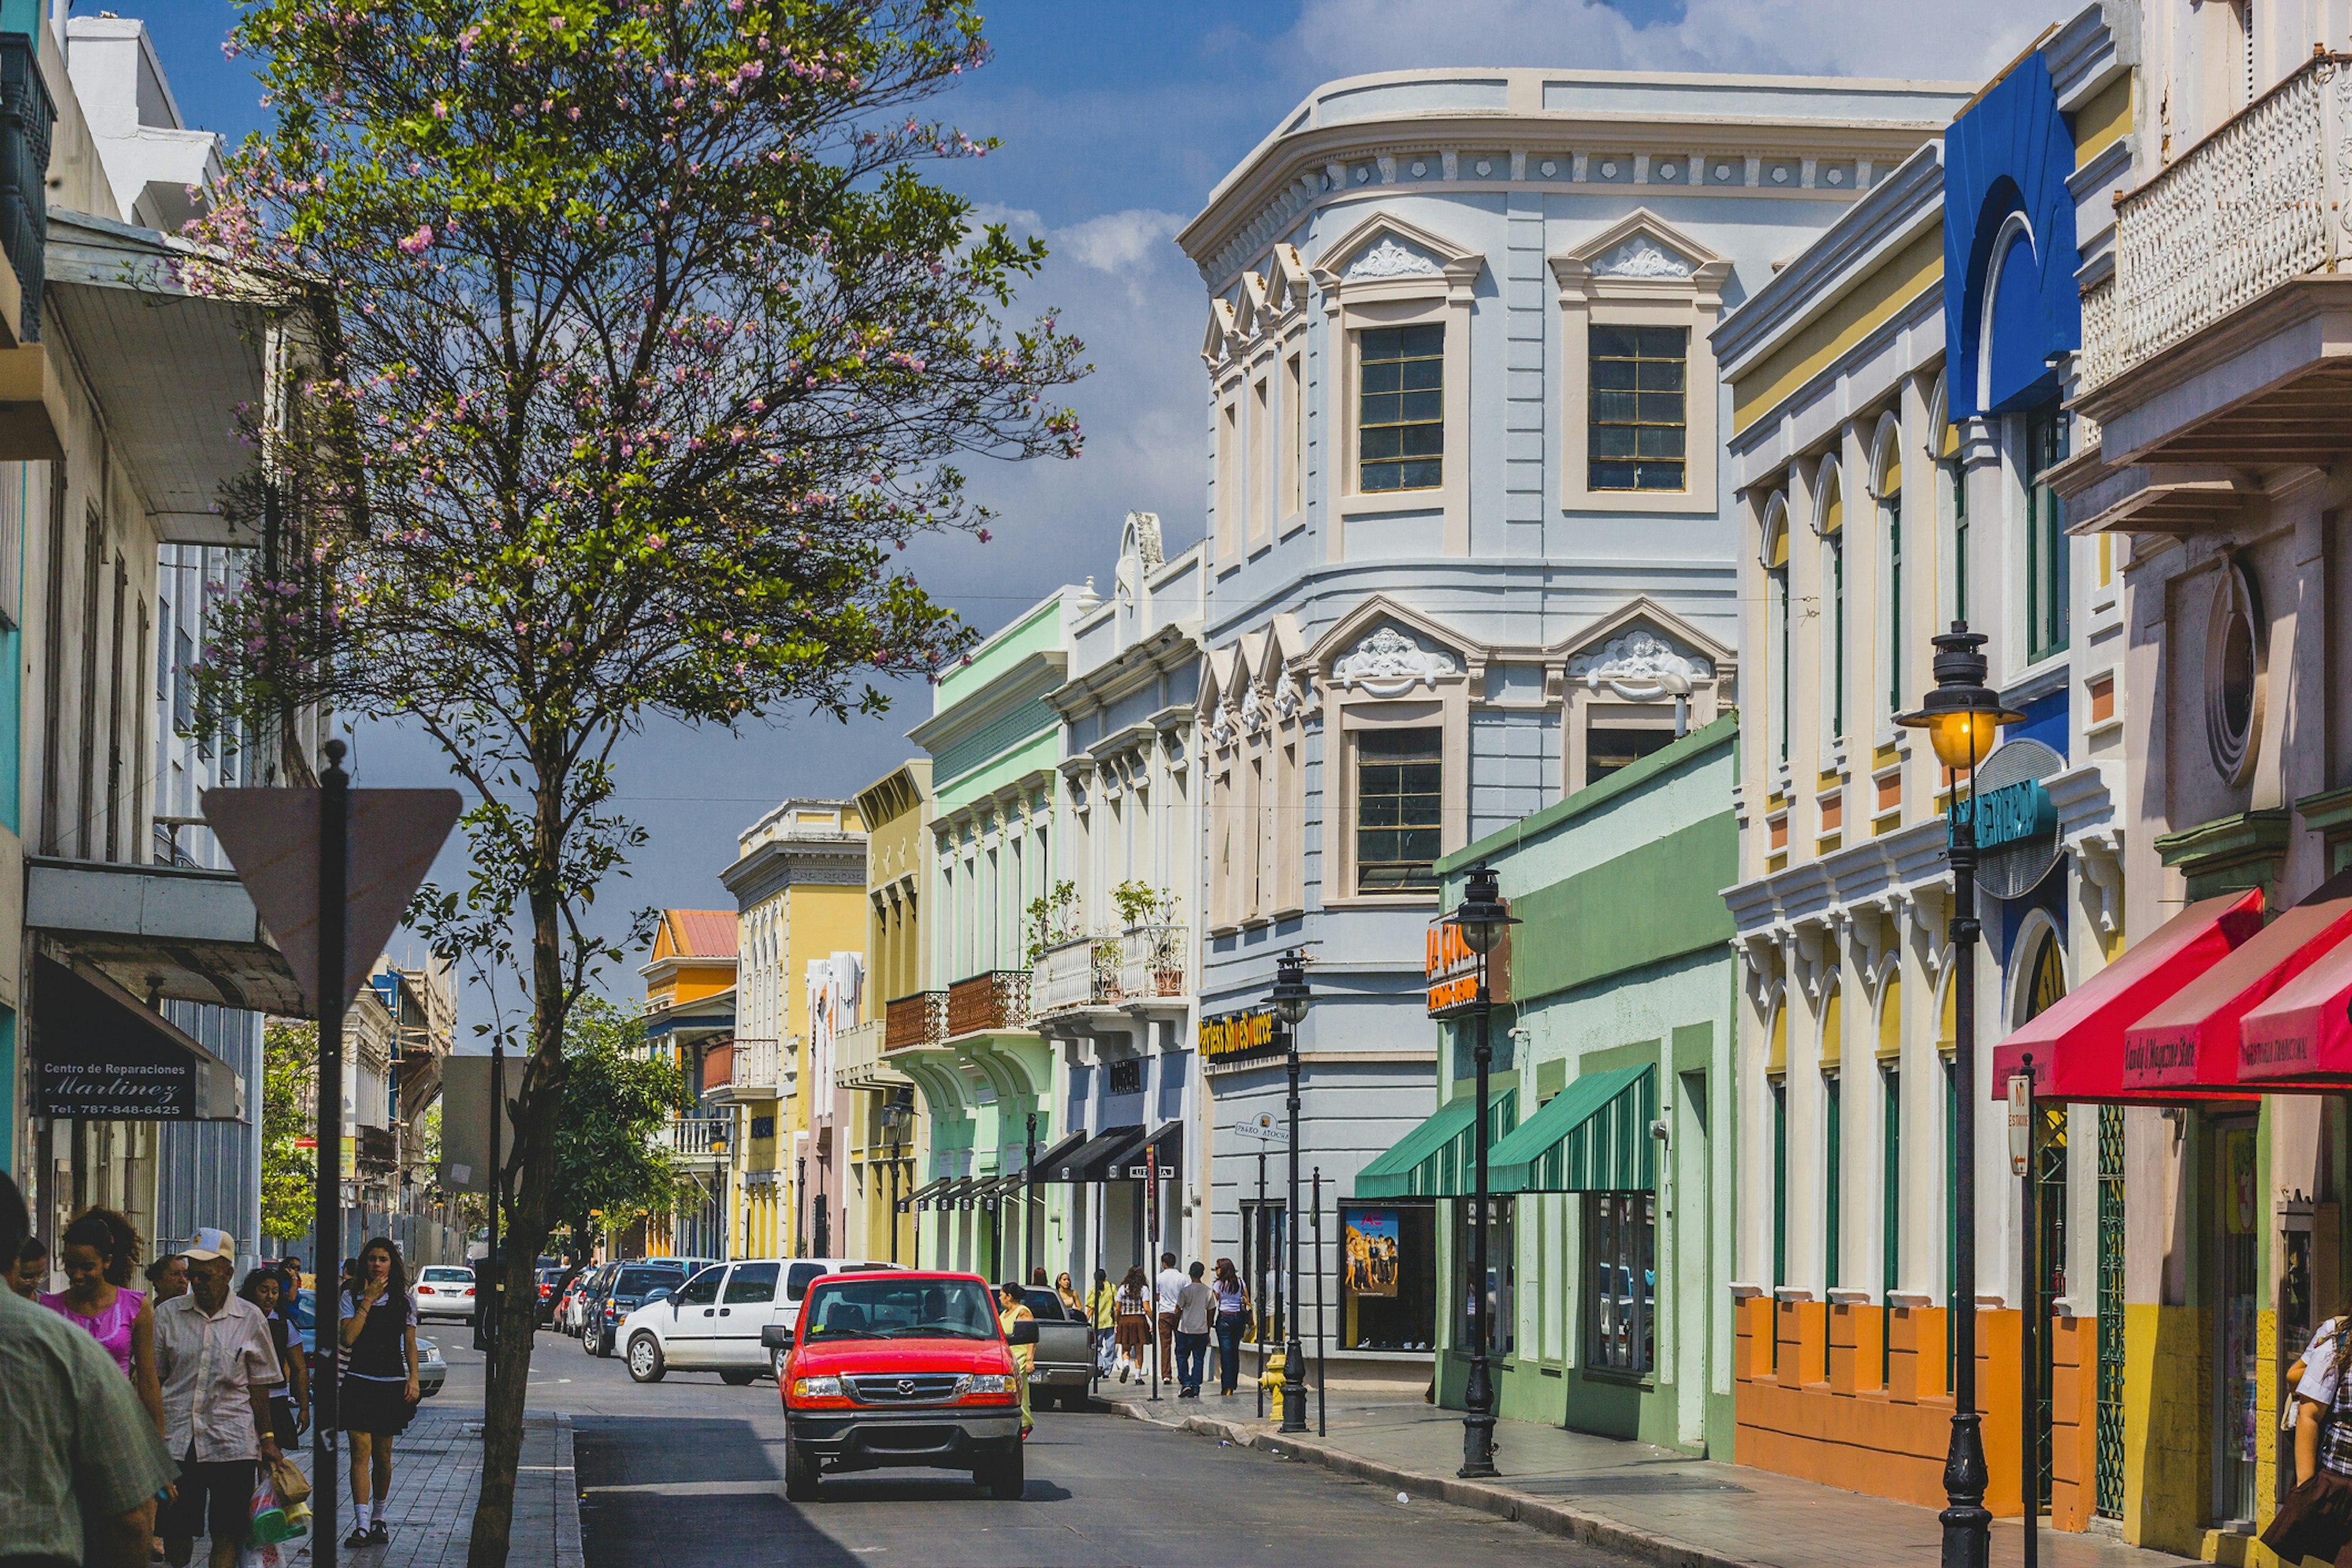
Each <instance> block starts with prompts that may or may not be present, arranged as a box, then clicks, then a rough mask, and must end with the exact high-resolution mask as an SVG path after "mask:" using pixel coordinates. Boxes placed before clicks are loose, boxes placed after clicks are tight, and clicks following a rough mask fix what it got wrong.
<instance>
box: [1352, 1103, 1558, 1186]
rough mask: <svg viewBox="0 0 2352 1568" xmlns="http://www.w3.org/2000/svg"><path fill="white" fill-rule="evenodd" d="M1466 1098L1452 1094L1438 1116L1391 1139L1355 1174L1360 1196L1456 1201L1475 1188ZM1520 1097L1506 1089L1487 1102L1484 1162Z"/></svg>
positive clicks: (1491, 1156) (1507, 1125) (1474, 1153)
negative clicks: (1392, 1141)
mask: <svg viewBox="0 0 2352 1568" xmlns="http://www.w3.org/2000/svg"><path fill="white" fill-rule="evenodd" d="M1471 1103H1472V1101H1471V1099H1470V1097H1469V1096H1468V1095H1466V1094H1458V1095H1455V1096H1454V1098H1453V1099H1452V1100H1447V1101H1446V1102H1445V1103H1444V1105H1441V1106H1439V1107H1438V1108H1437V1114H1435V1115H1434V1116H1432V1117H1431V1118H1430V1119H1429V1120H1428V1121H1424V1122H1423V1123H1422V1124H1421V1125H1420V1126H1418V1127H1416V1128H1414V1129H1413V1130H1412V1131H1410V1132H1408V1133H1406V1134H1405V1135H1404V1136H1403V1137H1402V1138H1400V1139H1398V1140H1397V1141H1396V1143H1395V1146H1394V1147H1392V1148H1391V1149H1390V1150H1389V1152H1387V1153H1385V1154H1382V1155H1381V1156H1380V1157H1379V1158H1378V1159H1375V1160H1374V1161H1373V1162H1372V1163H1370V1164H1369V1165H1366V1166H1365V1167H1364V1168H1363V1169H1362V1170H1361V1171H1360V1172H1358V1173H1356V1195H1357V1196H1358V1197H1360V1198H1458V1197H1461V1196H1462V1195H1463V1194H1466V1193H1467V1192H1469V1191H1470V1189H1471V1188H1472V1186H1474V1185H1475V1179H1474V1176H1473V1173H1472V1168H1471V1163H1472V1162H1473V1161H1474V1160H1475V1159H1476V1157H1477V1146H1476V1145H1475V1143H1473V1142H1471V1135H1470V1122H1471V1117H1470V1107H1471ZM1518 1103H1519V1096H1518V1091H1517V1089H1502V1090H1499V1091H1497V1092H1495V1093H1492V1094H1490V1095H1488V1096H1487V1099H1486V1145H1487V1156H1486V1157H1487V1161H1488V1163H1489V1167H1490V1169H1491V1165H1492V1162H1493V1160H1494V1150H1495V1149H1496V1147H1498V1146H1499V1145H1500V1144H1501V1142H1502V1141H1503V1137H1504V1134H1506V1133H1507V1132H1508V1131H1510V1130H1511V1124H1512V1122H1513V1121H1515V1120H1516V1119H1517V1118H1516V1112H1517V1110H1518Z"/></svg>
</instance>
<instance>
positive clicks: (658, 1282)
mask: <svg viewBox="0 0 2352 1568" xmlns="http://www.w3.org/2000/svg"><path fill="white" fill-rule="evenodd" d="M685 1283H686V1267H685V1265H683V1264H681V1263H679V1262H678V1261H677V1259H676V1258H637V1259H635V1261H632V1262H627V1263H623V1264H621V1265H620V1266H619V1267H617V1268H614V1270H613V1272H612V1277H611V1278H610V1279H607V1280H606V1281H605V1282H604V1287H603V1289H601V1290H600V1291H599V1292H598V1293H597V1295H596V1297H595V1299H594V1300H591V1301H590V1302H589V1303H588V1327H587V1330H586V1331H584V1332H583V1333H582V1335H581V1336H580V1344H581V1348H582V1349H583V1350H585V1351H586V1352H588V1353H589V1354H590V1355H593V1356H609V1355H611V1354H612V1353H613V1352H614V1351H615V1350H616V1349H618V1348H619V1347H618V1345H617V1343H616V1341H615V1336H616V1334H617V1333H618V1331H619V1330H620V1327H621V1320H622V1319H623V1318H625V1317H627V1316H628V1315H629V1314H630V1313H631V1312H633V1311H635V1310H636V1309H637V1308H639V1307H642V1306H644V1305H645V1304H646V1301H647V1300H650V1299H651V1298H652V1296H653V1295H654V1293H655V1292H656V1291H661V1292H664V1293H667V1292H669V1291H672V1290H676V1289H677V1288H678V1287H679V1286H681V1285H683V1284H685Z"/></svg>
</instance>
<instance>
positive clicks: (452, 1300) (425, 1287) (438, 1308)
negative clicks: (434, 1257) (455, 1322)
mask: <svg viewBox="0 0 2352 1568" xmlns="http://www.w3.org/2000/svg"><path fill="white" fill-rule="evenodd" d="M415 1301H416V1316H417V1318H418V1320H419V1321H423V1320H425V1319H427V1318H457V1319H459V1320H461V1321H466V1322H471V1321H473V1320H474V1271H473V1270H472V1269H470V1268H457V1267H455V1266H454V1265H451V1264H446V1263H429V1264H427V1265H425V1269H424V1271H423V1272H422V1273H420V1274H418V1275H417V1277H416V1291H415Z"/></svg>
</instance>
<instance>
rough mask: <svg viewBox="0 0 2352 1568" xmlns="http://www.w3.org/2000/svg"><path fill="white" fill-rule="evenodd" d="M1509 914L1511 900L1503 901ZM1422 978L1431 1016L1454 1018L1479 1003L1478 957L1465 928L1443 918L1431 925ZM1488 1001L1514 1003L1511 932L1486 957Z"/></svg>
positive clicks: (1507, 928)
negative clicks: (1465, 939)
mask: <svg viewBox="0 0 2352 1568" xmlns="http://www.w3.org/2000/svg"><path fill="white" fill-rule="evenodd" d="M1503 907H1504V909H1505V910H1508V909H1509V908H1510V900H1507V899H1506V900H1503ZM1421 972H1422V978H1423V982H1424V983H1425V984H1427V986H1428V991H1429V1016H1431V1017H1433V1018H1451V1017H1453V1016H1455V1015H1457V1014H1461V1013H1466V1012H1468V1011H1469V1010H1470V1009H1471V1008H1472V1007H1474V1006H1475V1005H1477V1002H1478V955H1477V954H1476V953H1475V952H1472V951H1471V949H1470V944H1469V943H1468V942H1464V941H1463V940H1462V928H1461V927H1460V926H1457V925H1455V924H1454V923H1453V922H1452V921H1448V920H1446V919H1444V917H1440V918H1439V919H1436V920H1433V921H1430V922H1429V934H1428V935H1427V937H1426V938H1425V939H1424V940H1423V952H1422V964H1421ZM1486 999H1487V1000H1488V1001H1489V1002H1491V1003H1493V1004H1494V1005H1496V1006H1498V1007H1499V1006H1501V1005H1504V1004H1505V1003H1507V1002H1508V1001H1510V999H1511V930H1510V928H1509V927H1508V926H1506V927H1504V928H1503V940H1502V941H1500V942H1496V944H1495V951H1494V952H1490V953H1488V954H1486Z"/></svg>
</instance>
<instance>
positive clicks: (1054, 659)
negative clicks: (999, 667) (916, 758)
mask: <svg viewBox="0 0 2352 1568" xmlns="http://www.w3.org/2000/svg"><path fill="white" fill-rule="evenodd" d="M1069 668H1070V656H1069V654H1068V653H1067V652H1066V651H1065V650H1064V649H1061V648H1057V647H1054V648H1040V649H1038V650H1037V651H1036V652H1035V653H1032V654H1028V655H1025V656H1024V657H1023V658H1021V660H1020V661H1019V662H1018V663H1016V664H1014V665H1013V666H1012V667H1011V668H1008V669H1005V670H1003V672H1001V673H1000V674H998V675H997V676H996V678H995V679H992V680H991V681H989V682H988V684H987V685H985V686H982V688H981V689H979V690H977V691H975V692H973V693H972V694H971V696H969V697H967V698H965V699H964V700H962V701H961V702H958V703H957V704H956V705H955V706H954V707H952V708H950V709H948V710H945V711H943V712H940V713H934V714H932V715H931V716H930V717H929V718H928V719H926V720H924V721H922V722H921V723H919V724H918V725H916V726H915V727H914V728H913V729H911V730H909V731H907V739H908V740H909V741H912V742H915V744H917V745H919V746H920V747H922V748H923V750H925V751H927V752H930V754H931V757H932V760H933V762H934V763H937V761H938V758H939V754H940V752H942V751H944V750H946V749H947V748H948V747H950V746H952V745H954V744H955V743H956V742H959V741H961V740H964V739H966V738H968V737H970V736H972V735H976V734H978V733H980V731H982V730H985V729H987V728H988V727H989V726H990V725H991V724H992V723H994V722H995V721H997V720H999V719H1002V718H1003V717H1004V716H1005V715H1006V714H1008V713H1010V712H1012V711H1013V710H1014V709H1016V708H1018V707H1020V706H1021V705H1022V704H1023V703H1024V702H1030V701H1034V700H1038V699H1040V698H1043V697H1045V695H1046V694H1047V693H1048V692H1050V691H1052V690H1053V689H1055V687H1058V686H1060V685H1061V684H1062V681H1063V679H1064V677H1065V676H1066V673H1067V671H1068V670H1069Z"/></svg>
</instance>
